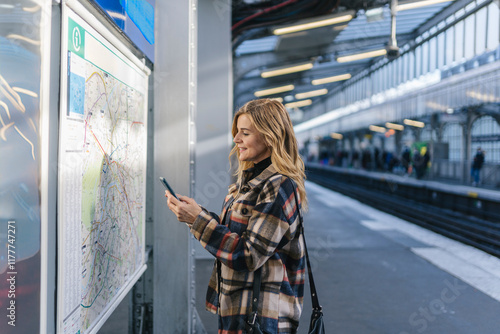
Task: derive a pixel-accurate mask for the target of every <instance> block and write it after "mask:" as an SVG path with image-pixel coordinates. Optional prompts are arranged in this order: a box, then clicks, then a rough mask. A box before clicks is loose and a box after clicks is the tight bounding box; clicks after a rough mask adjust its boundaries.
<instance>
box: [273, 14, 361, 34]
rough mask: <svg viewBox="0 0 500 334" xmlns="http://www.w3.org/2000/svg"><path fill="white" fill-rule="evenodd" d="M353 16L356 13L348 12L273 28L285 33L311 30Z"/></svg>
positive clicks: (276, 32) (348, 19)
mask: <svg viewBox="0 0 500 334" xmlns="http://www.w3.org/2000/svg"><path fill="white" fill-rule="evenodd" d="M353 17H354V14H346V15H342V16H336V17H328V18H323V19H320V20H316V21H313V22H307V23H302V24H296V25H292V26H288V27H283V28H277V29H274V30H273V34H275V35H284V34H290V33H292V32H297V31H304V30H309V29H315V28H321V27H326V26H330V25H333V24H337V23H342V22H348V21H350V20H352V18H353Z"/></svg>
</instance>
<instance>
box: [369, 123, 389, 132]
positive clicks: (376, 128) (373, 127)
mask: <svg viewBox="0 0 500 334" xmlns="http://www.w3.org/2000/svg"><path fill="white" fill-rule="evenodd" d="M368 129H370V131H374V132H380V133H385V131H386V129H385V128H384V127H382V126H376V125H370V126H369V127H368Z"/></svg>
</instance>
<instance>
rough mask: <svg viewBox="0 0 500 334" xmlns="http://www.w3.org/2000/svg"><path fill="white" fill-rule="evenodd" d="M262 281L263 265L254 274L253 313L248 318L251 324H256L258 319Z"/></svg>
mask: <svg viewBox="0 0 500 334" xmlns="http://www.w3.org/2000/svg"><path fill="white" fill-rule="evenodd" d="M261 282H262V267H260V268H259V269H257V270H256V271H255V272H254V276H253V295H252V313H250V317H249V318H248V320H247V322H248V324H249V325H254V324H255V320H256V319H257V313H258V308H259V297H260V284H261Z"/></svg>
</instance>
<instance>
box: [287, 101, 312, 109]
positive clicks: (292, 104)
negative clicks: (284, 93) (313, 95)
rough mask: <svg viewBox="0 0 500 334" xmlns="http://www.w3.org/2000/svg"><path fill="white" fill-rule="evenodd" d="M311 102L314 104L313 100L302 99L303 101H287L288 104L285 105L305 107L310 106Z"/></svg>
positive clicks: (288, 106)
mask: <svg viewBox="0 0 500 334" xmlns="http://www.w3.org/2000/svg"><path fill="white" fill-rule="evenodd" d="M311 104H312V100H302V101H297V102H291V103H287V104H285V107H287V108H300V107H305V106H308V105H311Z"/></svg>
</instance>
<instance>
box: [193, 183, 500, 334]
mask: <svg viewBox="0 0 500 334" xmlns="http://www.w3.org/2000/svg"><path fill="white" fill-rule="evenodd" d="M306 188H307V192H308V198H309V203H310V204H309V207H310V208H309V212H308V213H307V214H306V215H305V230H306V232H305V233H306V239H307V243H308V247H309V252H310V257H311V261H312V265H313V271H314V277H315V281H316V285H317V289H318V296H319V300H320V303H321V304H322V306H323V312H324V315H325V321H326V329H327V333H339V334H410V333H426V334H448V333H449V334H495V333H500V329H499V328H500V320H499V318H498V315H499V314H500V259H499V258H496V257H493V256H491V255H489V254H487V253H484V252H482V251H479V250H477V249H475V248H473V247H470V246H467V245H464V244H462V243H460V242H457V241H454V240H451V239H448V238H446V237H443V236H441V235H438V234H436V233H434V232H431V231H428V230H425V229H423V228H421V227H419V226H417V225H414V224H411V223H409V222H406V221H404V220H401V219H399V218H396V217H394V216H391V215H389V214H386V213H383V212H381V211H378V210H376V209H375V208H371V207H369V206H366V205H364V204H362V203H360V202H358V201H356V200H353V199H351V198H348V197H346V196H343V195H341V194H338V193H336V192H333V191H331V190H328V189H326V188H323V187H321V186H319V185H316V184H314V183H311V182H307V183H306ZM203 252H205V253H203ZM196 258H197V260H196V297H197V306H196V307H197V311H198V313H199V315H200V318H201V320H202V322H203V325H204V327H205V330H206V332H207V333H209V334H212V333H217V318H216V316H214V315H212V314H210V313H208V312H206V311H205V310H204V295H205V291H206V285H207V284H208V278H209V276H210V272H211V269H212V266H213V259H212V258H211V257H210V255H209V254H208V253H207V252H206V251H204V250H203V249H201V248H197V254H196ZM310 314H311V301H310V293H309V287H308V286H307V285H306V291H305V297H304V311H303V314H302V318H301V326H300V329H299V333H301V334H302V333H307V326H308V323H309V317H310Z"/></svg>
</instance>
